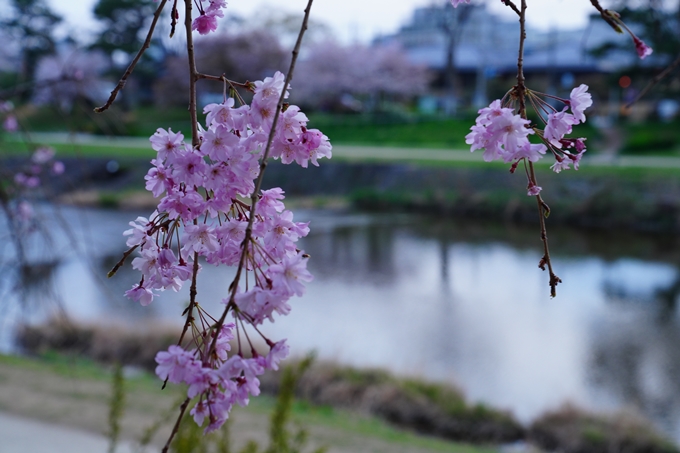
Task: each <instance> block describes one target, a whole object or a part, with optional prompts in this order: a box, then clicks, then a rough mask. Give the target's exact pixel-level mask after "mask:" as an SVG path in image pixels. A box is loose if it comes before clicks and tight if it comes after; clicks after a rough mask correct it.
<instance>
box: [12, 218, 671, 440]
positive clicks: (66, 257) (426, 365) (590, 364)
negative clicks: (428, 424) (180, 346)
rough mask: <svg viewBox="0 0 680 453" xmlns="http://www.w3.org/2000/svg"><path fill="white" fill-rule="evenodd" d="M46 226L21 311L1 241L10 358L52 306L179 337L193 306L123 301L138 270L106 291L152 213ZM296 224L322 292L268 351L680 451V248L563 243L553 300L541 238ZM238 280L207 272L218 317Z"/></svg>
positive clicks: (507, 232) (280, 326)
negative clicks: (432, 384)
mask: <svg viewBox="0 0 680 453" xmlns="http://www.w3.org/2000/svg"><path fill="white" fill-rule="evenodd" d="M55 210H56V211H55ZM57 211H58V212H57ZM41 212H42V215H43V216H44V222H43V224H46V225H54V227H52V228H50V236H51V240H50V242H49V243H46V242H45V241H42V240H38V239H36V240H35V241H34V243H33V244H32V245H31V246H30V247H29V250H28V253H29V256H31V257H32V258H31V259H32V260H33V261H34V262H35V263H36V265H35V266H32V268H31V269H30V270H29V271H28V272H25V273H24V279H23V281H24V285H23V286H20V289H21V288H23V292H21V291H19V293H21V294H22V300H23V301H24V304H28V305H25V306H24V308H25V309H23V310H22V309H20V305H21V304H19V296H17V294H18V293H17V291H13V292H11V293H10V292H9V289H10V288H11V287H13V288H14V289H16V282H10V281H9V279H10V278H11V277H9V276H11V275H15V276H16V275H17V273H16V272H14V273H13V272H12V266H11V263H12V259H11V255H10V252H8V250H9V247H8V245H7V244H8V243H7V240H6V239H7V238H3V239H4V241H3V243H4V246H3V247H4V248H3V249H0V250H2V253H4V258H5V259H4V265H5V266H8V267H7V268H6V269H5V271H4V272H3V273H2V274H0V275H4V276H5V277H4V280H0V283H1V284H2V290H3V291H5V293H4V294H5V297H3V300H4V301H5V302H4V303H3V306H2V311H0V348H2V349H3V350H11V348H12V339H11V332H12V329H13V326H15V325H16V324H17V323H18V322H20V321H21V320H26V319H28V320H29V321H40V320H41V319H45V317H46V316H48V315H49V313H50V311H51V310H53V309H54V307H55V304H54V303H47V302H48V301H50V302H53V301H55V300H56V301H59V302H60V305H61V307H62V308H63V310H65V311H66V312H67V313H68V314H69V315H70V316H72V317H74V318H75V319H77V320H81V321H87V322H100V323H106V324H116V323H125V324H126V325H128V326H136V328H140V329H143V328H145V327H146V326H148V325H149V323H152V322H164V323H175V324H177V325H178V326H179V325H180V323H181V317H180V314H181V311H182V309H183V308H184V305H185V303H186V301H187V300H188V291H183V292H180V293H172V292H165V293H163V295H162V297H161V298H160V299H159V300H156V301H154V303H153V304H152V305H151V306H149V307H140V306H138V305H137V304H135V303H133V302H131V301H129V300H127V299H125V298H124V297H123V296H122V293H123V292H124V291H125V290H126V289H127V288H129V287H130V286H131V284H132V283H133V282H135V281H136V280H138V278H139V277H138V275H137V274H136V272H135V271H134V270H132V269H131V268H130V266H129V265H128V266H126V267H125V268H123V269H122V270H121V271H120V272H119V273H118V275H116V276H115V277H114V278H112V279H109V280H106V278H105V274H106V272H107V271H108V270H109V269H110V268H111V267H112V265H113V264H114V263H115V262H116V261H117V260H118V259H119V257H120V254H121V253H122V252H123V251H124V238H123V236H122V235H121V233H122V231H123V230H124V229H127V228H128V227H127V222H129V221H130V220H132V219H134V218H135V217H136V216H137V215H142V214H143V215H146V214H148V213H134V212H122V211H112V210H96V209H80V208H71V207H62V208H55V207H49V206H43V207H42V209H41ZM296 220H309V221H310V222H311V224H310V227H311V231H312V232H311V234H310V235H309V236H308V237H307V238H304V239H303V240H301V242H300V247H301V248H302V249H304V250H305V251H306V252H307V253H309V254H310V255H311V257H312V258H311V260H310V264H309V269H310V271H311V272H312V273H313V274H314V276H315V279H314V281H313V282H312V283H310V284H309V286H308V289H307V294H306V295H305V296H304V297H302V298H295V299H293V300H292V301H291V305H292V306H293V311H292V313H291V314H290V315H289V316H288V317H285V318H278V319H277V320H276V322H275V323H274V324H273V325H269V326H267V327H266V333H267V334H268V336H269V337H270V338H273V339H275V340H277V339H280V338H288V340H289V343H290V344H291V347H292V350H293V353H294V354H297V355H302V354H304V353H305V352H307V351H309V350H315V351H317V353H318V355H319V356H320V357H321V358H323V359H330V360H336V361H338V362H340V363H345V364H350V365H355V366H360V367H381V368H386V369H389V370H392V371H393V372H395V373H399V374H402V375H412V376H418V377H422V378H426V379H429V380H438V381H445V382H450V383H453V384H455V385H457V386H459V387H460V388H461V389H462V390H463V391H464V392H465V394H466V395H467V397H468V398H469V399H470V400H471V401H481V402H486V403H489V404H491V405H493V406H495V407H499V408H505V409H509V410H511V411H513V412H514V413H515V415H517V416H518V417H519V419H520V420H522V421H525V422H527V421H530V420H531V419H533V418H534V417H536V416H538V415H539V414H541V413H542V412H544V411H546V410H549V409H554V408H557V407H558V406H559V405H561V404H562V403H564V402H571V403H574V404H577V405H579V406H583V407H586V408H590V409H593V410H597V411H611V410H617V409H622V408H633V409H634V410H637V411H639V412H641V413H643V414H644V415H645V416H647V417H648V418H650V419H651V420H653V422H654V423H655V424H656V425H657V427H658V428H659V429H661V430H662V431H664V432H666V433H667V434H669V435H670V436H671V437H672V438H674V439H675V440H676V441H680V348H679V347H678V345H680V319H679V317H678V310H677V307H676V302H677V300H678V294H680V248H679V247H678V243H677V239H676V238H673V237H649V236H639V235H637V236H636V235H625V234H617V233H615V232H601V233H598V234H594V233H588V234H586V233H584V232H574V231H569V230H564V229H554V230H551V231H549V234H550V239H551V241H552V244H553V260H554V261H553V262H554V267H555V271H556V273H557V274H558V275H559V276H560V277H561V278H562V280H563V282H564V283H562V284H561V285H560V286H559V287H558V296H557V298H555V299H551V298H550V297H549V288H548V284H547V282H548V277H547V275H546V274H545V273H544V272H541V271H540V270H539V269H538V268H537V264H538V261H539V258H540V256H541V244H540V240H539V234H538V232H537V231H536V229H535V228H530V229H527V228H524V227H522V228H519V227H513V226H512V225H502V224H500V225H499V224H496V225H485V224H479V223H477V224H471V223H456V222H444V221H438V220H435V219H432V218H424V217H419V216H414V215H395V214H366V213H353V212H336V211H321V210H320V211H299V212H296ZM45 221H46V222H47V223H45ZM36 236H39V235H36ZM230 277H231V273H230V272H229V271H228V270H226V271H225V270H223V269H220V268H214V267H212V266H209V265H205V266H204V268H203V270H202V272H201V274H200V275H199V297H198V299H199V301H200V302H201V303H202V305H204V306H206V307H208V308H209V309H213V310H215V311H217V310H218V309H219V307H220V306H219V303H218V302H219V301H220V300H221V299H222V298H223V297H224V295H225V294H226V290H227V286H228V283H229V281H230ZM7 294H11V295H10V296H8V295H7ZM178 333H179V330H178Z"/></svg>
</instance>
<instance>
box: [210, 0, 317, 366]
mask: <svg viewBox="0 0 680 453" xmlns="http://www.w3.org/2000/svg"><path fill="white" fill-rule="evenodd" d="M313 1H314V0H309V2H308V3H307V8H305V17H304V19H303V20H302V26H301V27H300V33H299V34H298V37H297V41H296V42H295V47H294V48H293V58H292V60H291V62H290V67H289V68H288V74H286V80H285V82H284V83H283V90H282V91H281V96H280V97H279V102H278V104H277V105H276V113H275V114H274V119H273V122H272V128H271V130H270V131H269V137H268V139H267V147H266V148H265V150H264V154H263V155H262V160H261V161H260V174H259V175H258V176H257V180H256V181H255V189H254V190H253V193H252V195H251V196H250V217H249V219H248V226H247V227H246V232H245V238H244V239H243V242H242V247H243V250H242V251H241V258H240V259H239V263H238V268H237V269H236V276H235V277H234V280H233V281H232V283H231V286H230V291H231V293H230V294H229V302H228V303H227V306H226V307H225V309H224V311H223V312H222V316H220V319H219V321H218V322H217V324H216V326H215V330H216V331H217V332H219V331H220V330H221V329H222V326H223V325H224V321H225V319H226V318H227V314H228V313H229V310H230V309H231V308H234V307H235V305H236V304H235V302H234V299H235V297H236V290H237V289H238V282H239V280H240V279H241V273H242V272H243V268H244V266H245V263H246V256H247V255H248V246H249V245H250V241H251V239H252V235H253V222H254V221H255V206H256V205H257V200H258V193H259V192H260V189H261V187H262V180H263V179H264V171H265V169H266V168H267V160H268V159H269V152H270V150H271V146H272V142H273V140H274V134H275V132H276V125H277V124H278V120H279V115H280V113H281V110H282V109H283V101H284V99H285V96H286V91H287V90H288V86H289V85H290V81H291V80H292V78H293V71H294V70H295V63H296V62H297V58H298V55H299V53H300V46H301V45H302V37H303V36H304V34H305V31H306V30H307V26H308V23H309V13H310V11H311V9H312V2H313ZM216 344H217V335H215V336H214V337H213V340H212V343H211V344H210V349H209V350H208V354H207V356H208V357H210V356H211V355H212V351H213V350H214V349H215V346H216Z"/></svg>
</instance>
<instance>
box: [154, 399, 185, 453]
mask: <svg viewBox="0 0 680 453" xmlns="http://www.w3.org/2000/svg"><path fill="white" fill-rule="evenodd" d="M190 401H191V398H187V399H185V400H184V402H183V403H182V405H181V406H180V408H179V416H178V417H177V421H176V422H175V426H173V427H172V432H171V433H170V436H169V437H168V441H167V442H166V443H165V446H164V447H163V450H161V452H162V453H168V450H169V449H170V443H172V439H174V438H175V434H177V431H179V424H180V423H182V418H184V412H186V410H187V406H189V402H190Z"/></svg>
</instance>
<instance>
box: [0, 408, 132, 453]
mask: <svg viewBox="0 0 680 453" xmlns="http://www.w3.org/2000/svg"><path fill="white" fill-rule="evenodd" d="M108 447H109V442H108V440H107V439H106V438H105V437H104V436H98V435H96V434H91V433H87V432H85V431H80V430H76V429H73V428H67V427H64V426H59V425H53V424H49V423H43V422H39V421H35V420H31V419H28V418H23V417H17V416H15V415H9V414H6V413H3V412H0V453H106V452H107V451H108ZM131 451H132V449H131V448H130V447H129V446H128V445H125V444H123V445H121V446H120V447H119V448H117V449H116V453H129V452H131Z"/></svg>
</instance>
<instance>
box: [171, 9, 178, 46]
mask: <svg viewBox="0 0 680 453" xmlns="http://www.w3.org/2000/svg"><path fill="white" fill-rule="evenodd" d="M170 15H171V16H172V19H171V21H170V37H171V38H172V37H173V36H175V27H177V19H179V11H177V0H174V1H173V2H172V10H171V11H170Z"/></svg>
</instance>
